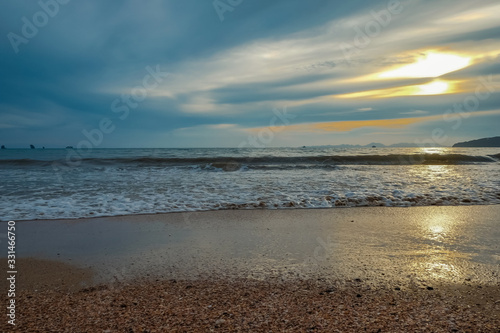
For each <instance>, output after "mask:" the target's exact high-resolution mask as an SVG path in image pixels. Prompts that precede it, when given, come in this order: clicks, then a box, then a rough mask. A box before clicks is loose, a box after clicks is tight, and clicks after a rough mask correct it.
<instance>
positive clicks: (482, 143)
mask: <svg viewBox="0 0 500 333" xmlns="http://www.w3.org/2000/svg"><path fill="white" fill-rule="evenodd" d="M453 147H500V136H495V137H493V138H484V139H478V140H472V141H466V142H458V143H455V144H454V145H453Z"/></svg>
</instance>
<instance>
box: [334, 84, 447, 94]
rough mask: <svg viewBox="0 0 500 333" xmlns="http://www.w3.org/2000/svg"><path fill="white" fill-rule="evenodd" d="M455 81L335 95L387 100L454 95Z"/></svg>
mask: <svg viewBox="0 0 500 333" xmlns="http://www.w3.org/2000/svg"><path fill="white" fill-rule="evenodd" d="M454 83H455V81H443V80H435V81H432V82H429V83H426V84H420V85H412V86H403V87H394V88H386V89H377V90H368V91H360V92H355V93H349V94H342V95H335V97H336V98H387V97H399V96H423V95H440V94H450V93H453V92H454V90H455V88H454V86H455V84H454Z"/></svg>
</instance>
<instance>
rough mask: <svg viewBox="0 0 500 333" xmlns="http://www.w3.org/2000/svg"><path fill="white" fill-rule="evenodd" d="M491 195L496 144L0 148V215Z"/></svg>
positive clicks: (394, 202)
mask: <svg viewBox="0 0 500 333" xmlns="http://www.w3.org/2000/svg"><path fill="white" fill-rule="evenodd" d="M492 204H500V149H499V148H385V147H384V148H377V147H375V148H345V149H341V148H323V147H303V148H234V149H232V148H198V149H194V148H193V149H167V148H165V149H92V150H88V151H85V152H82V151H79V150H77V149H72V148H68V149H2V150H0V220H2V221H9V220H16V221H19V220H37V219H40V220H45V219H74V218H86V217H97V216H115V215H130V214H150V213H167V212H185V211H206V210H226V209H301V208H346V207H364V206H398V207H408V206H430V205H447V206H458V205H492Z"/></svg>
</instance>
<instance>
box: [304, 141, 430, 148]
mask: <svg viewBox="0 0 500 333" xmlns="http://www.w3.org/2000/svg"><path fill="white" fill-rule="evenodd" d="M415 147H422V145H418V144H417V143H408V142H402V143H395V144H392V145H384V144H383V143H380V142H372V143H369V144H367V145H349V144H343V145H322V146H303V147H302V148H415Z"/></svg>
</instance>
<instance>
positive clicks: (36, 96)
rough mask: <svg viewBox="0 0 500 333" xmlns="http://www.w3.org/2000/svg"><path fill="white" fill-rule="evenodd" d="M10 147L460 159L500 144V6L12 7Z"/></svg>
mask: <svg viewBox="0 0 500 333" xmlns="http://www.w3.org/2000/svg"><path fill="white" fill-rule="evenodd" d="M1 7H2V10H1V11H0V33H1V35H2V39H1V43H0V59H1V60H0V145H5V146H6V147H7V148H15V147H22V148H24V147H27V146H29V144H34V145H36V146H37V147H39V146H45V147H47V148H49V147H54V148H58V147H66V146H68V145H70V146H75V147H81V148H109V147H154V148H156V147H280V146H287V147H294V146H303V145H306V146H311V145H337V144H362V145H365V144H369V143H371V142H380V143H383V144H387V145H389V144H395V143H398V142H408V143H412V144H415V145H417V146H451V145H453V144H454V143H456V142H458V141H464V140H471V139H476V138H482V137H491V136H498V135H500V131H499V123H500V20H498V13H500V3H499V2H498V1H497V0H491V1H486V0H485V1H474V2H472V1H469V0H467V1H466V0H437V1H431V0H402V1H398V0H390V1H373V0H371V1H368V0H351V1H333V0H310V1H295V0H273V1H269V0H215V1H213V0H183V1H177V0H165V1H160V0H150V1H139V0H137V1H97V0H93V1H75V0H72V1H70V0H41V1H19V0H7V1H2V4H1Z"/></svg>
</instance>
